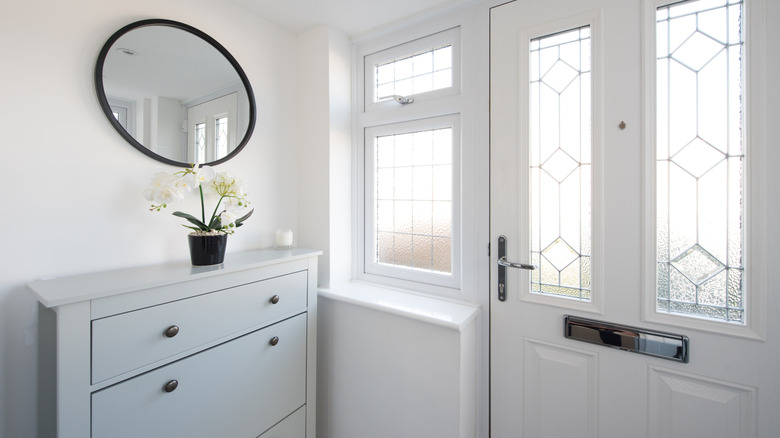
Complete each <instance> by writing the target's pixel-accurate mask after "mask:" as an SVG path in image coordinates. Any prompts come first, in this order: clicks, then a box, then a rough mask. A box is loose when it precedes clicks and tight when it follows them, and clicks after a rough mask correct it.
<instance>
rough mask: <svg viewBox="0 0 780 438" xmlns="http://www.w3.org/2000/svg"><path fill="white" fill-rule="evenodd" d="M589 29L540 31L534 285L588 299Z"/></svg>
mask: <svg viewBox="0 0 780 438" xmlns="http://www.w3.org/2000/svg"><path fill="white" fill-rule="evenodd" d="M589 37H590V31H589V28H588V27H584V28H580V29H574V30H570V31H566V32H561V33H556V34H554V35H551V36H547V37H542V38H539V39H536V40H534V41H532V43H531V51H530V58H529V61H530V66H531V67H530V68H531V75H530V77H531V81H530V84H529V93H530V101H529V106H530V107H529V126H530V133H529V134H530V135H529V138H530V152H529V158H530V165H531V168H530V197H529V198H530V204H531V205H530V214H531V217H530V218H529V219H530V220H529V222H530V224H531V231H530V232H531V254H530V258H531V260H533V262H532V263H534V264H535V265H537V266H538V269H537V270H535V271H534V272H533V273H532V275H531V290H532V291H534V292H536V293H544V294H551V295H559V296H565V297H570V298H577V299H581V300H589V299H590V286H591V285H590V268H591V266H590V263H591V260H590V257H589V255H590V248H591V243H590V238H591V225H590V221H591V212H590V202H591V181H590V178H591V172H590V165H589V163H590V160H591V157H590V155H591V109H590V107H591V95H590V73H589V71H590V39H589ZM519 189H523V188H522V187H520V188H519Z"/></svg>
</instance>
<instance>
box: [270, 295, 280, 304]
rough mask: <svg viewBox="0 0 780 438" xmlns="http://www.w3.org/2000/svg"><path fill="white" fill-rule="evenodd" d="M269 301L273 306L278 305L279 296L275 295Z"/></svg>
mask: <svg viewBox="0 0 780 438" xmlns="http://www.w3.org/2000/svg"><path fill="white" fill-rule="evenodd" d="M269 301H271V304H276V303H278V302H279V295H274V296H272V297H271V299H270V300H269Z"/></svg>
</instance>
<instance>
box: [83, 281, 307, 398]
mask: <svg viewBox="0 0 780 438" xmlns="http://www.w3.org/2000/svg"><path fill="white" fill-rule="evenodd" d="M306 275H307V273H306V271H302V272H296V273H294V274H290V275H284V276H281V277H276V278H272V279H269V280H264V281H259V282H255V283H250V284H246V285H243V286H238V287H234V288H231V289H226V290H221V291H218V292H214V293H210V294H205V295H200V296H197V297H194V298H190V299H186V300H180V301H174V302H171V303H167V304H162V305H159V306H154V307H149V308H145V309H141V310H137V311H134V312H128V313H123V314H120V315H116V316H111V317H108V318H103V319H98V320H95V321H93V322H92V383H93V384H95V383H99V382H102V381H104V380H106V379H109V378H111V377H114V376H118V375H120V374H122V373H125V372H128V371H132V370H134V369H137V368H139V367H142V366H144V365H148V364H152V363H154V362H156V361H159V360H163V359H165V358H168V357H171V356H174V355H176V354H179V353H183V352H186V351H188V350H190V349H192V348H195V347H198V346H200V345H203V344H205V343H208V342H213V341H218V340H219V339H221V338H223V337H225V336H229V335H232V334H235V333H238V332H241V331H242V330H249V329H251V328H252V327H260V326H261V325H262V324H263V323H266V322H271V321H274V320H278V319H280V318H283V317H287V316H291V315H293V314H295V313H298V312H302V311H305V309H306V304H307V303H306V301H307V299H306V292H307V289H306V285H307V278H306ZM274 296H278V301H277V302H276V303H275V304H274V303H273V302H272V301H271V300H272V298H273V297H274ZM275 301H276V300H275ZM171 326H176V327H178V333H177V334H176V335H175V336H173V337H166V336H165V331H166V329H167V328H169V327H171Z"/></svg>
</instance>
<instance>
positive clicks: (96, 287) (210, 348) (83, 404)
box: [27, 248, 320, 438]
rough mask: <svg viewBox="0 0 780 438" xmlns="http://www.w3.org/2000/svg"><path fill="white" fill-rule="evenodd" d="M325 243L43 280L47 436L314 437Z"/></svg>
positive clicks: (39, 290)
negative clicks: (209, 262) (321, 248)
mask: <svg viewBox="0 0 780 438" xmlns="http://www.w3.org/2000/svg"><path fill="white" fill-rule="evenodd" d="M319 254H320V252H318V251H312V250H306V249H298V248H296V249H292V250H283V251H277V250H258V251H247V252H243V253H234V254H228V256H227V257H226V260H225V263H223V264H222V265H217V266H206V267H193V266H191V265H190V264H189V263H186V262H181V263H171V264H165V265H158V266H146V267H139V268H131V269H123V270H117V271H110V272H101V273H95V274H87V275H80V276H74V277H65V278H57V279H47V280H39V281H35V282H32V283H29V284H28V285H27V287H28V290H30V291H31V292H32V293H33V295H35V297H36V298H37V299H38V301H39V306H38V308H39V317H38V320H39V321H38V325H39V391H38V408H39V426H38V427H39V436H41V437H60V438H64V437H68V438H70V437H73V438H85V437H92V438H109V437H110V438H123V437H128V438H129V437H143V438H155V437H188V438H199V437H202V438H214V437H230V438H243V437H246V438H256V437H262V438H314V435H315V432H314V431H315V412H316V411H315V396H316V394H315V388H316V380H315V379H316V372H315V371H316V370H315V364H316V326H317V324H316V308H317V293H316V283H317V256H318V255H319Z"/></svg>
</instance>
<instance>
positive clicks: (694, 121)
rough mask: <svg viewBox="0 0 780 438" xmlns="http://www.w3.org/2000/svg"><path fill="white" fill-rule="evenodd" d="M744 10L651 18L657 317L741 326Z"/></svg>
mask: <svg viewBox="0 0 780 438" xmlns="http://www.w3.org/2000/svg"><path fill="white" fill-rule="evenodd" d="M742 7H743V2H742V1H739V0H696V1H687V2H683V3H676V4H673V5H671V6H668V7H662V8H659V9H658V10H657V16H656V18H657V26H656V35H657V40H656V42H657V58H658V60H657V76H658V77H657V81H658V82H657V122H656V123H657V133H656V134H657V135H656V137H657V144H656V154H657V155H656V157H657V163H656V165H657V172H656V178H657V195H656V196H657V200H656V205H657V216H658V217H657V249H656V253H657V278H656V285H657V309H658V310H659V311H663V312H669V313H676V314H685V315H692V316H698V317H705V318H713V319H718V320H724V321H730V322H736V323H744V322H745V320H744V293H743V289H742V286H743V266H742V256H743V254H742V253H743V232H744V229H743V226H744V224H743V220H744V216H743V205H744V199H743V186H744V185H743V184H744V169H743V166H744V160H745V154H744V151H743V146H742V129H743V125H742V118H743V117H742V103H743V97H742V89H743V83H742V63H743V40H742V33H743V23H742Z"/></svg>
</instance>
